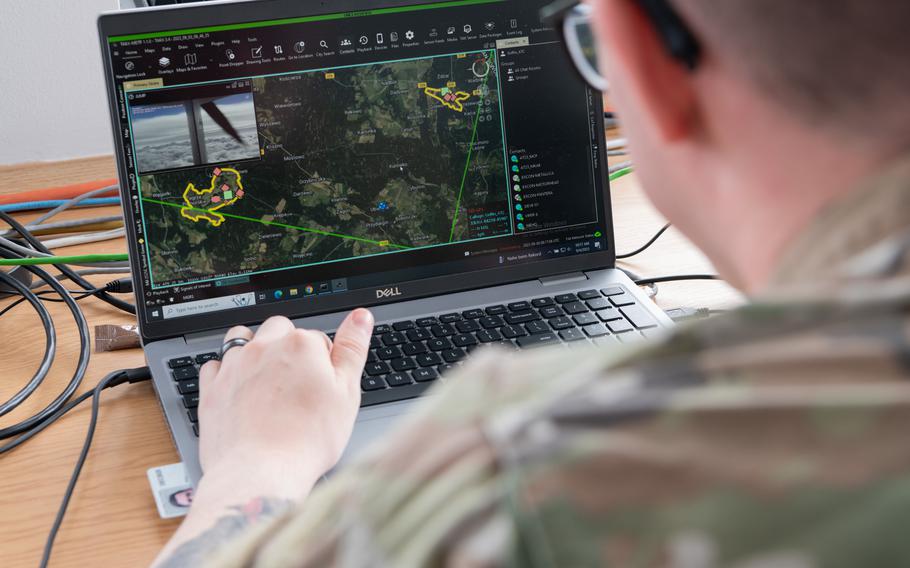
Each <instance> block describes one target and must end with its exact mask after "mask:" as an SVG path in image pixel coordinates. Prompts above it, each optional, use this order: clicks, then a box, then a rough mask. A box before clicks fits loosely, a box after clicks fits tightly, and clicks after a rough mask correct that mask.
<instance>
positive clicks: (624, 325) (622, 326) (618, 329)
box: [607, 319, 635, 333]
mask: <svg viewBox="0 0 910 568" xmlns="http://www.w3.org/2000/svg"><path fill="white" fill-rule="evenodd" d="M607 327H609V328H610V331H612V332H613V333H626V332H629V331H634V330H635V328H634V327H632V324H631V323H629V322H627V321H626V320H621V319H620V320H614V321H611V322H607Z"/></svg>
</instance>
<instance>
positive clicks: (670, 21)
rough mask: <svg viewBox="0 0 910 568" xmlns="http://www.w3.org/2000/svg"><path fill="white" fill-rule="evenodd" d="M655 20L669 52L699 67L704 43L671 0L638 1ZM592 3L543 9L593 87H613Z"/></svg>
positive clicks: (561, 1) (561, 0) (566, 1)
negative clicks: (601, 56)
mask: <svg viewBox="0 0 910 568" xmlns="http://www.w3.org/2000/svg"><path fill="white" fill-rule="evenodd" d="M637 1H638V3H639V4H640V5H641V8H642V10H644V12H645V14H646V15H647V16H648V18H649V19H650V20H651V22H652V24H653V25H654V27H655V29H656V31H657V33H658V34H659V35H660V37H661V40H662V41H663V43H664V46H665V47H666V48H667V51H668V52H669V54H670V55H671V56H672V57H673V58H674V59H676V60H678V61H679V62H680V63H681V64H683V65H685V66H686V67H688V68H689V69H690V70H695V69H696V68H697V67H698V63H699V60H700V59H701V45H700V44H699V42H698V40H697V39H696V38H695V36H694V35H693V34H692V32H691V31H690V30H689V27H688V26H687V25H686V24H685V22H683V20H682V18H681V17H680V16H679V14H678V13H677V12H676V10H675V9H674V8H673V7H672V6H671V5H670V4H669V2H668V0H637ZM592 13H593V9H592V8H591V5H590V4H589V3H586V2H580V1H579V0H557V1H556V2H553V3H552V4H550V5H548V6H545V7H544V8H543V9H542V10H541V11H540V20H541V22H543V23H544V24H545V25H549V26H553V27H555V28H556V29H558V30H559V31H560V33H561V34H562V38H563V44H564V45H565V47H566V50H567V51H568V52H569V57H571V59H572V62H573V63H574V64H575V68H576V69H577V70H578V72H579V73H580V74H581V76H582V78H583V79H584V80H585V82H587V83H588V84H589V85H590V86H592V87H594V88H595V89H597V90H598V91H603V92H605V93H606V92H607V91H609V90H610V82H609V81H608V80H607V78H606V77H604V75H603V74H602V73H601V71H600V66H599V65H598V61H597V52H598V47H597V39H596V38H595V36H594V31H593V30H592V28H591V16H592Z"/></svg>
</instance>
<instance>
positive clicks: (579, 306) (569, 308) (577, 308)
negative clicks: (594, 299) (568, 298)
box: [562, 302, 588, 316]
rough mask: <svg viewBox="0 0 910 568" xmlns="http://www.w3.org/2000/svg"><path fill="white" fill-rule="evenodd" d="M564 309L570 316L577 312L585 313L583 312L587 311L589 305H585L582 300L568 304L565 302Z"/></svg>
mask: <svg viewBox="0 0 910 568" xmlns="http://www.w3.org/2000/svg"><path fill="white" fill-rule="evenodd" d="M562 309H564V310H565V311H566V313H567V314H569V315H570V316H574V315H576V314H583V313H585V312H587V311H588V306H586V305H584V304H583V303H581V302H571V303H568V304H564V305H563V306H562Z"/></svg>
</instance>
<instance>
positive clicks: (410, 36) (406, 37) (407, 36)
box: [404, 30, 414, 41]
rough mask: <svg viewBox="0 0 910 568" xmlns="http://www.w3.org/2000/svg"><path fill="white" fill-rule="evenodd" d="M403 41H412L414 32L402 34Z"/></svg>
mask: <svg viewBox="0 0 910 568" xmlns="http://www.w3.org/2000/svg"><path fill="white" fill-rule="evenodd" d="M404 39H406V40H408V41H411V40H412V39H414V31H413V30H408V31H407V32H406V33H405V34H404Z"/></svg>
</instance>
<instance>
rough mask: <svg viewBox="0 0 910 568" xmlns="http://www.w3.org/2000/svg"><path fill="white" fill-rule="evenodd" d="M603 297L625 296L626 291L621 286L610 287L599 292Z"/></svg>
mask: <svg viewBox="0 0 910 568" xmlns="http://www.w3.org/2000/svg"><path fill="white" fill-rule="evenodd" d="M600 293H601V294H603V295H604V296H608V297H609V296H619V295H620V294H625V293H626V289H625V288H623V287H621V286H611V287H610V288H604V289H603V290H601V291H600Z"/></svg>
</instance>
